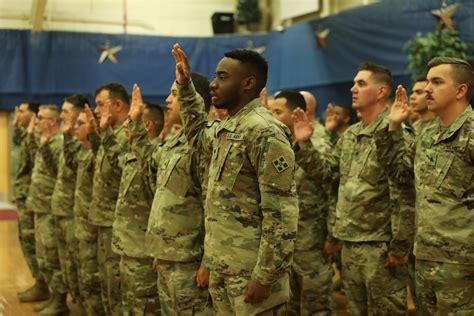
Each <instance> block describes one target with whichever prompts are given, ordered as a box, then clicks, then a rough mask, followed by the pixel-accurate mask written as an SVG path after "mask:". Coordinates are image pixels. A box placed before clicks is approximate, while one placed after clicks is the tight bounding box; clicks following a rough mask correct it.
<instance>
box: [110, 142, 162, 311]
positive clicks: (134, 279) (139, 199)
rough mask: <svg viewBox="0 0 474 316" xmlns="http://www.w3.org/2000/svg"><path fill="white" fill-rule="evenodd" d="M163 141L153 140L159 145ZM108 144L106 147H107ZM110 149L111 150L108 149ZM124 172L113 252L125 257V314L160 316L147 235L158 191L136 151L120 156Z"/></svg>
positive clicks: (122, 267) (122, 269) (122, 261)
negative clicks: (155, 195)
mask: <svg viewBox="0 0 474 316" xmlns="http://www.w3.org/2000/svg"><path fill="white" fill-rule="evenodd" d="M159 142H160V139H159V138H156V139H155V140H153V144H156V145H158V144H159ZM104 145H105V144H104ZM106 150H108V148H106ZM119 167H120V169H122V179H121V182H120V191H119V196H118V200H117V205H116V207H115V219H114V224H113V229H112V231H113V235H112V250H113V251H114V252H115V253H117V254H119V255H120V256H121V259H120V279H121V288H122V310H123V314H124V315H159V314H160V301H159V297H158V288H157V285H156V273H155V272H154V271H153V270H152V261H153V260H152V258H150V257H149V256H147V255H146V254H145V251H144V247H143V246H144V244H145V232H146V228H147V223H148V216H149V214H150V209H151V203H152V201H153V196H154V190H153V189H152V186H151V184H150V183H149V181H150V180H151V181H152V182H154V181H153V180H152V179H150V178H148V177H147V173H146V171H145V170H143V169H142V168H141V167H140V164H139V162H138V160H137V157H136V156H135V154H134V153H133V152H127V153H125V154H124V155H121V156H120V157H119Z"/></svg>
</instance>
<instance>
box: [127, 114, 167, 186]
mask: <svg viewBox="0 0 474 316" xmlns="http://www.w3.org/2000/svg"><path fill="white" fill-rule="evenodd" d="M128 132H129V135H130V149H131V150H132V151H133V153H134V154H135V157H137V160H138V164H139V165H140V170H141V172H143V173H146V178H147V182H148V184H149V186H150V188H151V190H152V192H155V190H156V176H157V175H156V173H157V171H158V166H159V164H160V159H161V158H160V157H161V146H160V145H159V144H158V143H153V142H152V141H151V140H150V138H149V137H148V131H147V129H146V126H145V123H144V122H143V121H142V120H140V121H138V122H134V121H131V122H130V123H129V124H128Z"/></svg>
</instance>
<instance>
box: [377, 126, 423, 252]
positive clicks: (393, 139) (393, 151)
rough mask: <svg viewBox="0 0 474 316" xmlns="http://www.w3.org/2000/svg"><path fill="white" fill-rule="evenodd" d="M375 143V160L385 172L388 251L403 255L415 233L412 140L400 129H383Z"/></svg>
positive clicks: (409, 248) (409, 246) (410, 245)
mask: <svg viewBox="0 0 474 316" xmlns="http://www.w3.org/2000/svg"><path fill="white" fill-rule="evenodd" d="M375 143H376V146H377V157H378V160H379V161H380V163H381V165H382V166H383V167H384V169H385V170H387V174H388V183H389V190H390V205H391V209H392V210H391V211H392V213H391V229H392V239H391V241H390V246H389V250H390V252H391V253H392V254H393V255H395V256H397V257H403V256H406V255H408V253H409V252H410V250H411V248H412V246H413V240H414V235H415V187H414V180H413V157H414V146H415V139H414V137H413V136H411V135H409V134H408V133H407V132H404V131H403V130H402V129H401V128H399V129H398V130H396V131H394V132H389V131H388V129H383V130H381V131H380V132H377V133H376V134H375Z"/></svg>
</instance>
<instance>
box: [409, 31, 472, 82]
mask: <svg viewBox="0 0 474 316" xmlns="http://www.w3.org/2000/svg"><path fill="white" fill-rule="evenodd" d="M469 49H470V46H469V45H468V44H467V43H465V42H463V41H462V40H461V38H460V37H459V32H458V31H451V30H449V29H448V28H441V27H438V28H437V30H436V31H435V32H430V33H427V34H425V35H422V34H421V33H417V34H416V35H415V37H414V38H413V39H412V40H410V41H408V42H407V43H406V44H405V45H404V47H403V51H404V52H406V53H407V54H408V59H409V60H410V63H409V65H408V68H407V71H408V72H409V73H411V75H412V79H413V80H416V78H418V77H420V76H423V75H426V65H427V64H428V62H429V61H430V60H431V59H432V58H433V57H437V56H443V57H457V58H462V59H468V52H469Z"/></svg>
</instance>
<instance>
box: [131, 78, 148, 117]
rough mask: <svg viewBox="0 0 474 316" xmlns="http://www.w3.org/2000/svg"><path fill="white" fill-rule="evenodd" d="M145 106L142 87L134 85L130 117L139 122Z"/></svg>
mask: <svg viewBox="0 0 474 316" xmlns="http://www.w3.org/2000/svg"><path fill="white" fill-rule="evenodd" d="M144 110H145V106H144V105H143V99H142V94H141V92H140V87H138V85H137V84H134V85H133V92H132V104H131V105H130V111H128V117H129V118H130V119H131V120H132V121H134V122H137V121H139V120H141V119H142V116H143V112H144Z"/></svg>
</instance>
